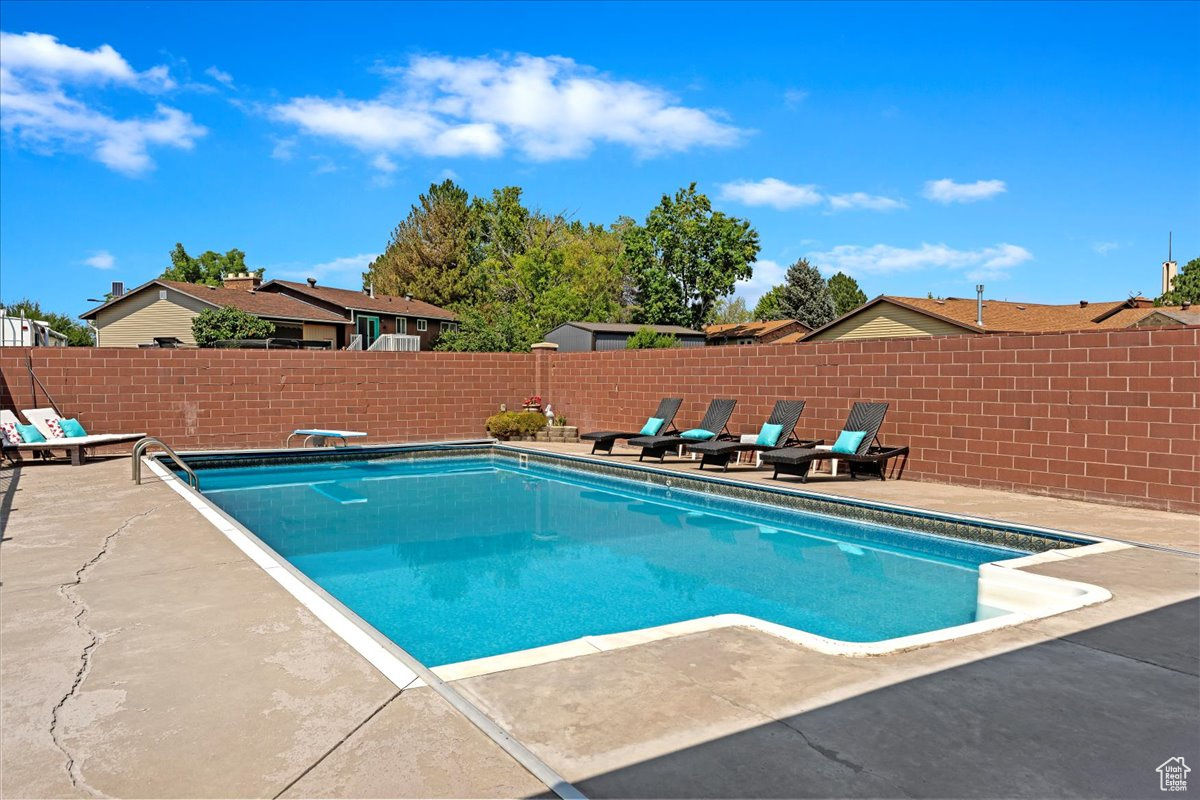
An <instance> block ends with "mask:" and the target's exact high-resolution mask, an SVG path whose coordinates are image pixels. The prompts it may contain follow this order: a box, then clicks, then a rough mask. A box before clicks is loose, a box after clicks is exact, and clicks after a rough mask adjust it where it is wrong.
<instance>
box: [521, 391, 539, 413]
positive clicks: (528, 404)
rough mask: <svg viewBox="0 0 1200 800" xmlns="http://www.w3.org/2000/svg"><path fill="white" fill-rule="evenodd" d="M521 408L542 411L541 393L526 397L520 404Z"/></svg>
mask: <svg viewBox="0 0 1200 800" xmlns="http://www.w3.org/2000/svg"><path fill="white" fill-rule="evenodd" d="M522 408H524V409H525V410H526V411H536V412H538V413H539V414H540V413H541V412H542V398H541V395H536V394H535V395H531V396H529V397H526V398H525V402H524V403H523V404H522Z"/></svg>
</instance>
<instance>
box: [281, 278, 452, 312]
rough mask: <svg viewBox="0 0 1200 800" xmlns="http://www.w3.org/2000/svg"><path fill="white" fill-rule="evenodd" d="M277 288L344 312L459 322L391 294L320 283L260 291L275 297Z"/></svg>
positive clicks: (295, 283)
mask: <svg viewBox="0 0 1200 800" xmlns="http://www.w3.org/2000/svg"><path fill="white" fill-rule="evenodd" d="M273 287H286V288H287V289H290V290H292V291H293V292H296V293H299V294H304V295H308V296H309V297H313V298H315V299H318V300H323V301H325V302H326V303H333V304H335V305H339V306H342V307H343V308H352V309H354V310H355V311H378V312H381V313H384V314H395V315H398V316H405V317H427V318H429V319H444V320H456V319H458V315H457V314H455V313H454V312H453V311H450V310H448V309H445V308H441V307H439V306H435V305H433V304H432V303H426V302H424V301H422V300H416V299H414V298H412V297H397V296H395V295H389V294H375V295H372V294H370V293H368V292H365V291H357V292H356V291H354V290H353V289H336V288H334V287H332V286H319V285H317V282H316V281H315V280H314V281H310V282H308V283H300V282H298V281H280V280H272V281H267V282H266V283H264V284H263V285H262V287H261V288H260V289H259V291H260V292H267V293H274V292H275V291H276V289H274V288H273Z"/></svg>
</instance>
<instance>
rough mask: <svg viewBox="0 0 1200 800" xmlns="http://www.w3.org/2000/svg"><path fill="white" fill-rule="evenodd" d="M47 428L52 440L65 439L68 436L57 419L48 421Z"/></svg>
mask: <svg viewBox="0 0 1200 800" xmlns="http://www.w3.org/2000/svg"><path fill="white" fill-rule="evenodd" d="M46 427H47V428H49V429H50V433H51V434H52V435H51V438H52V439H65V438H67V435H66V434H65V433H63V429H62V425H59V424H58V420H57V419H48V420H46Z"/></svg>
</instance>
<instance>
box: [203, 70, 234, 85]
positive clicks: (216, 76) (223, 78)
mask: <svg viewBox="0 0 1200 800" xmlns="http://www.w3.org/2000/svg"><path fill="white" fill-rule="evenodd" d="M204 74H205V75H207V76H208V77H210V78H212V79H213V80H214V81H216V82H217V83H219V84H221V85H222V86H227V87H229V88H230V89H232V88H233V76H232V75H230V74H229V73H228V72H226V71H225V70H223V69H218V68H217V67H209V68H208V69H206V70H204Z"/></svg>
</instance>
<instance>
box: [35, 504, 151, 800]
mask: <svg viewBox="0 0 1200 800" xmlns="http://www.w3.org/2000/svg"><path fill="white" fill-rule="evenodd" d="M157 510H158V506H153V507H151V508H149V509H147V510H145V511H142V512H140V513H137V514H134V515H133V516H132V517H129V518H128V519H127V520H125V521H124V522H122V523H121V524H120V525H118V526H117V529H116V530H114V531H113V532H112V533H110V534H108V535H107V536H105V537H104V541H103V542H102V543H101V544H100V550H99V552H97V553H96V555H94V556H92V557H91V558H90V559H88V560H87V561H86V562H84V564H83V566H81V567H80V568H79V569H77V570H75V580H73V581H70V582H69V583H63V584H60V585H59V587H58V593H59V595H60V596H61V597H63V598H64V599H66V600H67V602H69V603H70V604H71V606H72V607H73V608H74V609H75V616H74V617H72V621H73V622H74V623H75V627H77V628H79V630H81V631H83V633H84V635H86V636H87V638H88V643H87V644H86V645H85V646H84V648H83V651H82V652H81V653H80V654H79V668H78V669H77V670H76V671H75V679H74V680H73V681H72V682H71V687H70V688H69V689H68V690H67V693H66V694H64V695H63V696H62V697H61V698H60V699H59V701H58V702H57V703H55V704H54V708H53V709H52V710H51V711H50V738H51V739H52V740H53V741H54V746H55V747H57V748H58V749H59V750H60V751H62V754H63V755H64V756H65V757H66V759H67V762H66V768H67V777H68V778H70V781H71V785H72V786H74V787H75V788H76V789H78V790H79V791H81V792H86V793H87V794H89V795H91V796H92V797H108V795H106V794H104V793H103V792H101V791H100V790H98V789H96V788H95V787H93V786H91V785H89V784H88V782H87V781H86V780H84V777H83V770H82V769H81V768H80V767H79V763H78V761H76V759H75V756H74V754H73V753H72V752H71V751H70V749H68V748H67V745H66V743H64V742H63V740H62V726H61V720H60V714H61V712H62V709H63V707H64V706H66V704H67V702H68V701H70V699H71V698H72V697H74V696H75V695H76V694H77V693H78V691H79V687H80V686H82V685H83V682H84V681H85V680H86V679H87V676H88V673H89V672H91V668H92V655H93V653H94V652H95V650H96V648H97V647H99V646H100V642H101V641H102V639H103V637H102V636H101V635H100V634H99V633H97V632H96V631H95V630H93V629H92V628H91V627H90V626H89V625H88V624H87V621H86V617H87V614H88V606H87V603H85V602H83V599H82V598H81V597H80V596H79V595H78V594H77V593H76V592H75V589H76V588H78V587H79V586H80V585H81V584H83V583H84V582H85V581H86V579H87V575H88V573H89V572H90V571H91V570H92V568H93V567H95V566H96V565H97V564H99V563H100V562H101V561H102V560H104V557H105V556H107V555H108V551H109V548H110V547H111V546H112V543H113V542H114V541H116V539H117V537H118V536H120V535H121V534H122V533H124V532H125V531H126V530H127V529H128V528H129V526H130V525H132V524H133V523H134V522H135V521H137V520H138V519H141V518H142V517H147V516H149V515H150V514H153V513H154V512H155V511H157Z"/></svg>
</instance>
